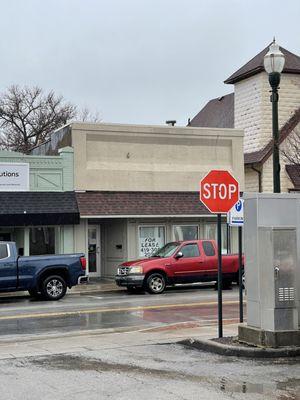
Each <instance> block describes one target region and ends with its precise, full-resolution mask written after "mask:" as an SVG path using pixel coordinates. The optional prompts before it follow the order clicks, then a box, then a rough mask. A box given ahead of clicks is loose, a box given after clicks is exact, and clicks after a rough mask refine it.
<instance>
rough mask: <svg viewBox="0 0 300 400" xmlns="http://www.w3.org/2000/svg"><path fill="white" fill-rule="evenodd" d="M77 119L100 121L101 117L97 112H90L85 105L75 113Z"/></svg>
mask: <svg viewBox="0 0 300 400" xmlns="http://www.w3.org/2000/svg"><path fill="white" fill-rule="evenodd" d="M77 119H78V120H79V121H82V122H93V123H96V122H101V118H100V115H99V112H98V111H96V112H92V111H91V110H89V109H88V108H87V107H84V108H82V109H81V110H80V111H79V112H78V113H77Z"/></svg>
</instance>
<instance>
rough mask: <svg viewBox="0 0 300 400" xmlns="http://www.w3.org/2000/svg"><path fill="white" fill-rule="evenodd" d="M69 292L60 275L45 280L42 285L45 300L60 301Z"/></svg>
mask: <svg viewBox="0 0 300 400" xmlns="http://www.w3.org/2000/svg"><path fill="white" fill-rule="evenodd" d="M66 292H67V284H66V282H65V280H64V278H62V277H61V276H60V275H51V276H48V277H47V278H45V279H44V280H43V282H42V285H41V293H42V296H43V298H44V299H45V300H60V299H62V298H63V297H64V295H65V294H66Z"/></svg>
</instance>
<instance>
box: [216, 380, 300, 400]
mask: <svg viewBox="0 0 300 400" xmlns="http://www.w3.org/2000/svg"><path fill="white" fill-rule="evenodd" d="M220 389H221V391H223V392H227V393H253V394H254V393H256V394H274V395H275V396H276V397H274V399H280V400H283V399H285V400H300V379H293V378H291V379H287V380H286V381H281V382H274V383H252V382H233V381H229V380H227V379H226V378H222V379H221V381H220ZM276 392H278V394H277V395H276V394H275V393H276Z"/></svg>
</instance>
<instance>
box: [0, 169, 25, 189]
mask: <svg viewBox="0 0 300 400" xmlns="http://www.w3.org/2000/svg"><path fill="white" fill-rule="evenodd" d="M27 190H29V164H25V163H24V164H23V163H0V192H26V191H27Z"/></svg>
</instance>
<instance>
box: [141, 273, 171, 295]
mask: <svg viewBox="0 0 300 400" xmlns="http://www.w3.org/2000/svg"><path fill="white" fill-rule="evenodd" d="M165 288H166V278H165V277H164V275H162V274H160V273H158V272H155V273H154V274H151V275H149V276H148V278H147V282H146V290H147V292H148V293H151V294H159V293H162V292H163V291H164V290H165Z"/></svg>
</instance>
